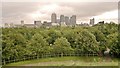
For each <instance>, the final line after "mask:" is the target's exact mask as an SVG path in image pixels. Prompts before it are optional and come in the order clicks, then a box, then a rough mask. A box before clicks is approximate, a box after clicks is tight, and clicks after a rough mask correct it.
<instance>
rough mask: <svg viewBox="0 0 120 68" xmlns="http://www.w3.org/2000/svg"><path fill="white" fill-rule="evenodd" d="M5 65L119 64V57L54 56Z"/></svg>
mask: <svg viewBox="0 0 120 68" xmlns="http://www.w3.org/2000/svg"><path fill="white" fill-rule="evenodd" d="M5 66H118V59H115V58H114V59H111V60H106V59H105V58H103V57H74V56H72V57H54V58H42V59H35V60H27V61H21V62H15V63H10V64H7V65H5Z"/></svg>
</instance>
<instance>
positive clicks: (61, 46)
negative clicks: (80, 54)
mask: <svg viewBox="0 0 120 68" xmlns="http://www.w3.org/2000/svg"><path fill="white" fill-rule="evenodd" d="M53 51H54V52H55V53H57V54H61V53H63V54H65V53H69V52H71V51H73V49H72V48H71V46H70V43H69V42H68V40H67V39H66V38H63V37H61V38H58V39H56V41H55V42H54V45H53Z"/></svg>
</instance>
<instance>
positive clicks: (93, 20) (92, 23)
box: [90, 18, 95, 26]
mask: <svg viewBox="0 0 120 68" xmlns="http://www.w3.org/2000/svg"><path fill="white" fill-rule="evenodd" d="M94 23H95V19H94V18H93V19H90V25H91V26H93V25H94Z"/></svg>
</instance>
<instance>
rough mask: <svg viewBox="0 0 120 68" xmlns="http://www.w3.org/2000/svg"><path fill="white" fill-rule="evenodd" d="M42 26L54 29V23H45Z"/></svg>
mask: <svg viewBox="0 0 120 68" xmlns="http://www.w3.org/2000/svg"><path fill="white" fill-rule="evenodd" d="M42 26H43V27H46V28H50V27H52V22H47V21H44V22H43V24H42Z"/></svg>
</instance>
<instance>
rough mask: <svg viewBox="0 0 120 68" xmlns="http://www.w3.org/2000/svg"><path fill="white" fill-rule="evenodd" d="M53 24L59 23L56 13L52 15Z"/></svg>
mask: <svg viewBox="0 0 120 68" xmlns="http://www.w3.org/2000/svg"><path fill="white" fill-rule="evenodd" d="M51 22H52V23H57V16H56V14H55V13H52V15H51Z"/></svg>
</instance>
